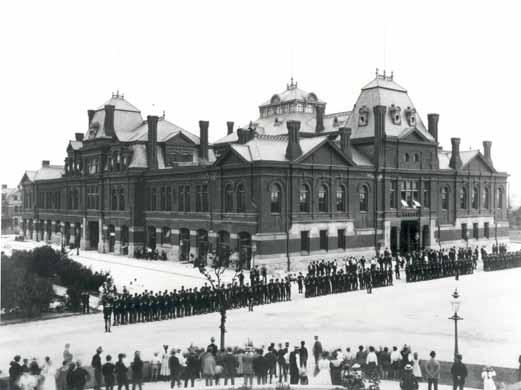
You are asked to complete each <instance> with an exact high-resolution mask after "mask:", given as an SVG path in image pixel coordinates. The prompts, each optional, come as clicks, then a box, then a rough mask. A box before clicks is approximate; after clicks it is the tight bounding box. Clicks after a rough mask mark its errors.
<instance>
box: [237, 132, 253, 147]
mask: <svg viewBox="0 0 521 390" xmlns="http://www.w3.org/2000/svg"><path fill="white" fill-rule="evenodd" d="M237 138H238V142H239V143H240V144H243V145H244V144H245V143H247V142H248V141H250V140H251V139H253V130H251V129H237Z"/></svg>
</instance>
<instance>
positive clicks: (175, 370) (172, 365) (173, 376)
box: [168, 348, 181, 389]
mask: <svg viewBox="0 0 521 390" xmlns="http://www.w3.org/2000/svg"><path fill="white" fill-rule="evenodd" d="M168 369H169V370H170V388H171V389H173V388H174V386H175V383H176V382H177V386H178V387H181V382H180V380H179V369H180V364H179V359H178V358H177V356H175V348H172V351H170V358H169V359H168Z"/></svg>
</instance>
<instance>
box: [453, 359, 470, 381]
mask: <svg viewBox="0 0 521 390" xmlns="http://www.w3.org/2000/svg"><path fill="white" fill-rule="evenodd" d="M450 373H451V374H452V379H454V380H460V381H464V380H465V378H466V377H467V366H465V365H464V364H463V363H462V362H455V363H454V364H453V365H452V368H451V369H450Z"/></svg>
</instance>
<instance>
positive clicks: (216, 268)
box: [199, 254, 242, 350]
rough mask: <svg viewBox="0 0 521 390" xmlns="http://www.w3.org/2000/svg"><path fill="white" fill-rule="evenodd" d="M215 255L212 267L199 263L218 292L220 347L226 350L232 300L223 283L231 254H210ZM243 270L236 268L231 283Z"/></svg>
mask: <svg viewBox="0 0 521 390" xmlns="http://www.w3.org/2000/svg"><path fill="white" fill-rule="evenodd" d="M210 256H212V257H213V262H212V265H211V266H210V267H205V266H204V265H202V264H200V265H199V272H200V273H201V274H203V275H204V277H205V278H206V279H207V280H208V282H210V286H211V289H212V291H214V292H215V293H216V294H217V305H218V311H219V314H220V316H221V321H220V325H219V329H220V331H221V340H220V347H221V350H224V338H225V333H226V314H227V312H228V310H229V309H230V300H229V299H228V296H227V294H226V290H225V286H224V283H223V276H224V273H225V272H226V271H227V270H228V267H229V265H230V256H226V255H224V256H216V255H215V254H210ZM241 271H242V270H241V269H240V268H239V267H238V268H236V269H235V273H234V275H233V277H232V279H231V283H232V284H233V283H234V282H235V281H236V280H237V276H238V275H239V274H240V272H241Z"/></svg>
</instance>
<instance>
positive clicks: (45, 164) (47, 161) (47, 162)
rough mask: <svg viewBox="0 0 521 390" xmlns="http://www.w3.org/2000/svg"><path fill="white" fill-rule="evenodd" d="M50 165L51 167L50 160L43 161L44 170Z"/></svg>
mask: <svg viewBox="0 0 521 390" xmlns="http://www.w3.org/2000/svg"><path fill="white" fill-rule="evenodd" d="M49 165H51V162H50V161H49V160H42V168H43V167H48V166H49Z"/></svg>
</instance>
